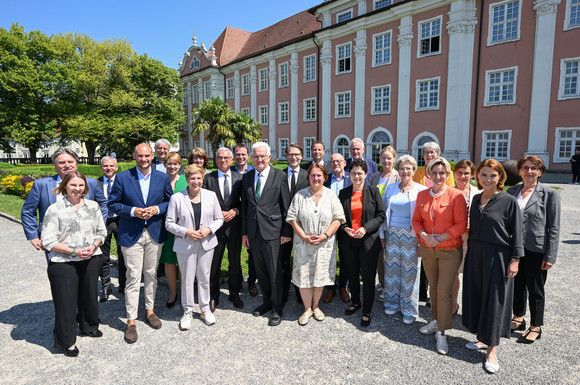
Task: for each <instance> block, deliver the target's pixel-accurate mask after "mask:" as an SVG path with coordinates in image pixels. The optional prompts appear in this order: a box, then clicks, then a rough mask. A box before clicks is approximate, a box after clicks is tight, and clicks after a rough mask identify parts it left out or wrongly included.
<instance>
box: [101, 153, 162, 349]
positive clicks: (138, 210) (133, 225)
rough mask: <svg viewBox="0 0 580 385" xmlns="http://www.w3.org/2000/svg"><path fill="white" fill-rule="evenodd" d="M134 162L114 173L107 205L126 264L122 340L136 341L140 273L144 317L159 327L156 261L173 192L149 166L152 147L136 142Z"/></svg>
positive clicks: (160, 175)
mask: <svg viewBox="0 0 580 385" xmlns="http://www.w3.org/2000/svg"><path fill="white" fill-rule="evenodd" d="M133 158H135V160H136V161H137V166H136V167H134V168H131V169H129V170H127V171H123V172H121V173H119V174H117V176H116V178H115V184H114V185H113V189H112V191H111V195H109V209H110V210H111V211H112V212H113V213H115V214H117V215H118V216H119V217H120V218H119V232H118V237H117V242H118V243H119V244H120V245H121V249H122V251H123V255H124V256H125V265H126V266H127V283H126V286H125V307H126V308H127V329H126V330H125V341H126V342H127V343H133V342H135V341H137V325H136V324H135V320H136V319H137V311H138V308H139V288H140V285H141V273H143V277H144V279H145V312H146V314H145V317H146V320H147V323H149V325H151V327H152V328H154V329H159V328H161V320H159V318H158V317H157V316H156V315H155V313H154V311H153V308H154V305H155V292H156V290H157V265H158V263H159V257H160V255H161V248H162V247H163V242H165V240H166V239H167V233H166V232H165V213H166V212H167V206H168V204H169V199H170V198H171V195H172V194H173V191H172V189H171V183H170V181H169V177H168V176H167V175H166V174H164V173H162V172H161V171H157V170H156V169H154V168H153V167H151V161H152V160H153V150H152V149H151V146H149V145H148V144H146V143H141V144H138V145H137V146H136V147H135V151H134V152H133Z"/></svg>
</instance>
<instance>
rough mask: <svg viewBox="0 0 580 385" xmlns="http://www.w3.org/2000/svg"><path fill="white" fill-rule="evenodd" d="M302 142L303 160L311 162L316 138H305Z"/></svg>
mask: <svg viewBox="0 0 580 385" xmlns="http://www.w3.org/2000/svg"><path fill="white" fill-rule="evenodd" d="M302 142H303V144H304V160H312V146H313V145H314V142H316V138H315V137H314V136H305V137H304V138H303V139H302Z"/></svg>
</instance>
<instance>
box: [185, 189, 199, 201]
mask: <svg viewBox="0 0 580 385" xmlns="http://www.w3.org/2000/svg"><path fill="white" fill-rule="evenodd" d="M199 194H200V193H199V192H198V193H197V194H195V195H191V193H190V192H189V189H187V195H188V196H189V199H190V200H194V199H195V198H197V197H198V196H199Z"/></svg>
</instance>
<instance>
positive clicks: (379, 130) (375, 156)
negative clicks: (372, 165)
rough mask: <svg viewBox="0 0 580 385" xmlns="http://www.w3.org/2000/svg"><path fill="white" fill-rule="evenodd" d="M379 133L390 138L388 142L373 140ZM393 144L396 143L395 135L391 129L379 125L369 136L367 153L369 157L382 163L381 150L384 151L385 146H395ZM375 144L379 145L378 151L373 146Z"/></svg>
mask: <svg viewBox="0 0 580 385" xmlns="http://www.w3.org/2000/svg"><path fill="white" fill-rule="evenodd" d="M378 133H382V134H385V135H386V136H387V138H388V140H387V142H375V141H373V138H374V136H375V135H376V134H378ZM393 144H394V141H393V135H391V133H390V132H389V130H387V129H386V128H385V127H377V128H375V129H374V130H372V131H371V132H370V134H369V135H368V136H367V142H366V148H365V155H366V156H367V157H368V158H370V159H372V160H374V161H375V162H376V163H377V164H380V163H381V151H383V148H385V147H386V146H393ZM375 146H379V148H378V149H377V151H376V152H375V151H374V150H375V149H374V148H373V147H375Z"/></svg>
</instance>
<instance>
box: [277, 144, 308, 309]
mask: <svg viewBox="0 0 580 385" xmlns="http://www.w3.org/2000/svg"><path fill="white" fill-rule="evenodd" d="M303 156H304V150H303V149H302V146H300V145H299V144H298V143H290V144H289V145H288V147H286V160H288V167H287V168H286V169H285V170H284V172H285V173H286V178H287V179H288V188H289V189H290V201H292V198H294V195H295V194H296V192H297V191H300V190H302V189H303V188H306V187H308V186H309V185H310V183H309V182H308V172H307V171H306V170H304V169H303V168H301V167H300V161H301V160H302V157H303ZM292 244H293V243H292V241H290V242H288V243H285V244H283V245H282V246H281V252H282V273H283V274H284V289H283V290H284V291H283V293H282V297H283V300H284V302H286V301H287V300H288V294H289V293H290V283H291V281H292V265H291V264H290V256H291V255H292ZM294 291H295V292H296V300H297V301H298V302H299V303H302V298H301V297H300V291H299V290H298V288H297V287H296V286H294Z"/></svg>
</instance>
